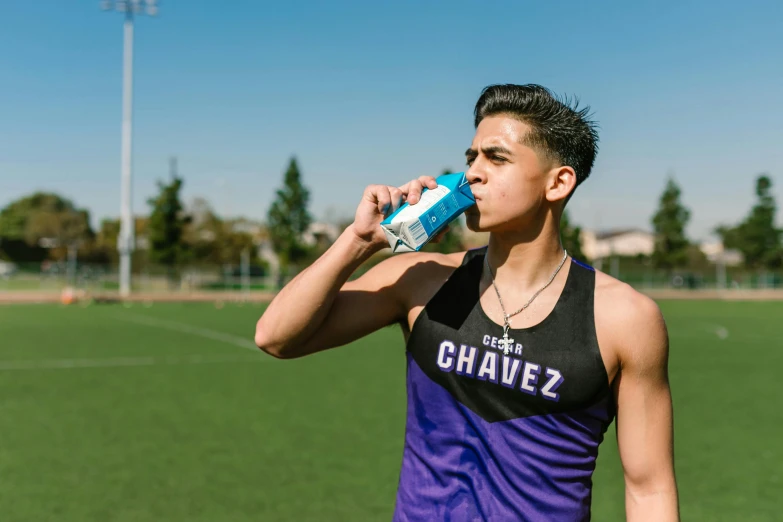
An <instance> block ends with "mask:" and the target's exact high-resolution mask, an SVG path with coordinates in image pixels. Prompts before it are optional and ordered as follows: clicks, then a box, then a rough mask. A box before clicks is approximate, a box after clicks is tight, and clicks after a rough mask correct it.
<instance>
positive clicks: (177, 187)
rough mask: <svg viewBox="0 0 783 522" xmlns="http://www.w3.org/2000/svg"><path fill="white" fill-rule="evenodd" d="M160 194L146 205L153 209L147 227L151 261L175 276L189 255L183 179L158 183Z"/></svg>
mask: <svg viewBox="0 0 783 522" xmlns="http://www.w3.org/2000/svg"><path fill="white" fill-rule="evenodd" d="M158 188H159V190H160V193H159V194H158V196H157V197H154V198H150V199H148V200H147V203H148V204H149V205H150V206H151V207H152V212H151V213H150V217H149V222H148V223H147V237H148V240H149V257H150V261H152V262H156V263H160V264H162V265H165V266H166V267H168V268H169V273H170V274H172V275H173V271H174V267H176V266H177V265H178V264H180V263H181V262H182V261H183V260H184V259H185V255H186V253H187V248H186V245H185V242H184V241H183V233H184V230H185V226H186V225H187V224H188V223H189V222H190V217H189V216H188V215H186V214H185V212H184V210H183V206H182V202H181V200H180V191H181V190H182V178H180V177H178V176H172V178H171V181H170V182H169V183H168V184H165V183H163V182H160V181H159V182H158Z"/></svg>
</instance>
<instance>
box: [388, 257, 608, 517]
mask: <svg viewBox="0 0 783 522" xmlns="http://www.w3.org/2000/svg"><path fill="white" fill-rule="evenodd" d="M485 254H486V247H483V248H479V249H475V250H470V251H468V252H467V253H466V255H465V258H464V260H463V262H462V265H461V266H460V267H458V268H457V269H456V270H455V271H454V272H453V273H452V274H451V277H450V278H449V279H448V281H447V282H446V283H444V284H443V286H442V287H441V288H440V290H439V291H438V292H437V294H436V295H435V296H434V297H433V298H432V299H431V300H430V301H429V302H428V303H427V305H426V306H425V308H424V310H423V311H422V312H421V314H420V315H419V317H418V318H417V319H416V322H415V324H414V325H413V328H412V331H411V334H410V337H409V339H408V345H407V358H408V370H407V372H408V373H407V390H408V413H407V425H406V434H405V449H404V453H403V460H402V469H401V472H400V480H399V487H398V491H397V500H396V506H395V512H394V520H395V521H396V522H405V521H410V522H414V521H415V522H420V521H421V522H424V521H426V522H436V521H449V522H462V521H475V520H487V521H496V520H497V521H547V522H559V521H569V522H570V521H585V520H590V501H591V491H592V478H591V477H592V474H593V470H594V469H595V461H596V457H597V455H598V445H599V444H600V443H601V441H602V440H603V436H604V433H605V432H606V429H607V427H608V426H609V424H610V423H611V422H612V420H613V418H614V401H613V396H612V393H611V389H610V387H609V383H608V377H607V373H606V368H605V367H604V364H603V361H602V359H601V354H600V352H599V350H598V342H597V339H596V332H595V321H594V316H593V296H594V289H595V271H594V270H593V269H592V268H590V267H588V266H586V265H582V264H580V263H578V262H576V261H572V262H571V266H570V269H569V271H568V276H567V280H566V284H565V288H564V289H563V292H562V294H561V296H560V298H559V300H558V302H557V304H556V306H555V308H554V310H553V311H552V312H551V313H550V314H549V315H548V316H547V317H546V318H545V319H544V320H543V321H542V322H540V323H539V324H537V325H535V326H533V327H530V328H525V329H511V330H510V331H509V337H511V338H513V343H512V344H511V345H510V351H509V353H508V354H507V355H506V354H504V350H503V347H502V346H501V343H500V342H499V341H501V340H502V335H503V328H502V326H500V325H498V324H496V323H495V322H494V321H492V320H491V319H489V317H487V315H486V314H485V313H484V311H483V309H482V308H481V305H480V303H479V282H480V279H481V274H482V270H483V266H484V256H485ZM523 313H524V312H523Z"/></svg>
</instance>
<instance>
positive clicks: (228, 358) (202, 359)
mask: <svg viewBox="0 0 783 522" xmlns="http://www.w3.org/2000/svg"><path fill="white" fill-rule="evenodd" d="M263 360H264V358H263V357H258V358H256V357H252V356H250V355H215V354H211V355H182V356H176V355H170V356H166V357H110V358H103V359H43V360H42V359H37V360H36V359H34V360H21V361H0V371H11V370H65V369H71V368H116V367H121V366H161V365H184V364H214V363H228V362H262V361H263Z"/></svg>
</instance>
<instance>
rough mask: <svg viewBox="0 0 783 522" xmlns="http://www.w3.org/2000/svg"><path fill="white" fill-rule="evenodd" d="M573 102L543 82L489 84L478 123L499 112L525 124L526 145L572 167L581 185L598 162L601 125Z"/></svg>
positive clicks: (478, 111)
mask: <svg viewBox="0 0 783 522" xmlns="http://www.w3.org/2000/svg"><path fill="white" fill-rule="evenodd" d="M571 105H572V103H571V100H569V99H568V98H563V99H561V98H559V97H558V96H557V95H555V94H552V92H551V91H550V90H549V89H547V88H546V87H542V86H540V85H535V84H528V85H511V84H506V85H490V86H489V87H486V88H485V89H484V90H483V91H482V92H481V96H480V97H479V99H478V102H476V109H475V110H474V115H475V125H476V127H478V126H479V123H481V120H483V119H484V118H487V117H489V116H496V115H500V114H505V115H508V116H510V117H512V118H515V119H517V120H519V121H521V122H523V123H526V124H527V125H529V126H530V132H529V133H528V134H527V135H526V136H525V139H524V142H525V144H526V145H529V146H531V147H533V148H536V149H538V150H539V151H542V152H544V153H545V154H546V155H547V156H548V157H549V158H550V159H552V160H554V161H557V162H559V163H560V164H561V165H568V166H569V167H571V168H573V169H574V172H576V185H577V186H579V185H580V184H581V183H582V182H583V181H584V180H585V179H587V177H588V176H589V175H590V171H591V170H592V168H593V163H594V162H595V156H596V154H597V152H598V132H597V128H598V125H597V124H596V123H595V122H594V121H591V120H590V119H589V118H590V114H589V112H590V107H584V108H582V109H579V101H578V100H576V101H574V103H573V107H571ZM571 193H572V194H573V191H572V192H571ZM569 198H570V195H569Z"/></svg>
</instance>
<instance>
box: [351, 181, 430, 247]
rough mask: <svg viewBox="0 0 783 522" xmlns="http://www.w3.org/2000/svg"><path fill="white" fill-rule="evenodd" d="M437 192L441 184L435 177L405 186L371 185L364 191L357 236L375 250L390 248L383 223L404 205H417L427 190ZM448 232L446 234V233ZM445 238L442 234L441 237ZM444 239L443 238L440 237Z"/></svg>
mask: <svg viewBox="0 0 783 522" xmlns="http://www.w3.org/2000/svg"><path fill="white" fill-rule="evenodd" d="M425 187H426V188H428V189H434V188H437V187H438V183H437V182H436V181H435V178H433V177H432V176H421V177H420V178H418V179H414V180H412V181H409V182H408V183H406V184H405V185H403V186H401V187H393V186H391V185H370V186H368V187H367V188H366V189H364V194H363V195H362V200H361V202H360V203H359V206H358V208H357V209H356V215H355V216H354V222H353V225H352V228H353V232H354V234H356V237H357V238H358V239H359V240H360V241H363V242H365V243H367V244H368V245H370V246H371V247H381V246H389V242H388V239H386V235H385V234H384V233H383V230H381V226H380V225H381V221H383V220H384V219H386V218H387V217H388V216H390V215H391V214H393V213H394V212H395V211H396V210H397V209H398V208H400V207H401V206H402V205H403V204H404V203H406V202H407V203H410V204H411V205H415V204H416V203H418V202H419V199H421V193H422V191H423V190H424V188H425ZM444 232H445V231H444ZM440 235H441V236H442V234H440ZM438 240H440V238H438Z"/></svg>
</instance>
